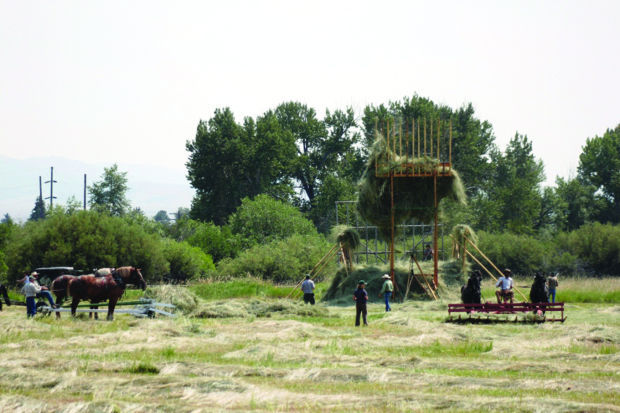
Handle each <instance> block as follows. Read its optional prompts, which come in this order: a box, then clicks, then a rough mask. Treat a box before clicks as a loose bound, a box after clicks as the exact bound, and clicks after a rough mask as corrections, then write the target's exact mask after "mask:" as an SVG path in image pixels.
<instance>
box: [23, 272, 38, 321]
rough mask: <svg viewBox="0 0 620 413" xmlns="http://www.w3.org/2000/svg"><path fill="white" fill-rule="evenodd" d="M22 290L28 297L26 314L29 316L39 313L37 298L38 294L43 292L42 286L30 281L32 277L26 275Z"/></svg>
mask: <svg viewBox="0 0 620 413" xmlns="http://www.w3.org/2000/svg"><path fill="white" fill-rule="evenodd" d="M21 292H22V294H24V296H25V297H26V316H27V317H28V318H30V317H34V316H35V315H36V314H37V303H36V302H35V298H36V296H37V294H39V293H40V292H41V287H38V286H37V285H35V284H34V283H32V282H30V278H29V277H28V276H26V277H24V286H23V287H22V290H21Z"/></svg>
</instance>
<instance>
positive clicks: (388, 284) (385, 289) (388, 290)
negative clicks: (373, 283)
mask: <svg viewBox="0 0 620 413" xmlns="http://www.w3.org/2000/svg"><path fill="white" fill-rule="evenodd" d="M381 278H383V279H384V280H385V281H383V286H382V287H381V292H380V293H379V298H381V296H383V298H384V299H385V311H392V307H390V298H391V297H392V292H393V291H394V284H393V283H392V280H391V279H390V276H389V274H383V277H381Z"/></svg>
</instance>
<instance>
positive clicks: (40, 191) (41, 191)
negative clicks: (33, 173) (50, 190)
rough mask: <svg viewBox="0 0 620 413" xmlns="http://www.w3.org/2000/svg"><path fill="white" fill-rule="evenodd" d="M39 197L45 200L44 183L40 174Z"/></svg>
mask: <svg viewBox="0 0 620 413" xmlns="http://www.w3.org/2000/svg"><path fill="white" fill-rule="evenodd" d="M39 199H40V200H41V202H43V184H42V183H41V175H39Z"/></svg>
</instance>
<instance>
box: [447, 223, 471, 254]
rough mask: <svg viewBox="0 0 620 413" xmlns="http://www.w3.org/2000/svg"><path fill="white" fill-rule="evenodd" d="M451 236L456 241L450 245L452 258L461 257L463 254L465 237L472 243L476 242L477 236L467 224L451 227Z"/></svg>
mask: <svg viewBox="0 0 620 413" xmlns="http://www.w3.org/2000/svg"><path fill="white" fill-rule="evenodd" d="M451 235H452V237H453V238H454V239H455V240H456V242H457V243H458V246H457V245H456V243H453V246H452V258H462V257H463V254H465V251H464V248H465V239H466V238H467V240H468V241H471V242H472V243H474V244H477V243H478V236H477V235H476V232H475V231H474V230H473V229H472V227H470V226H469V225H465V224H458V225H455V226H454V227H453V228H452V234H451Z"/></svg>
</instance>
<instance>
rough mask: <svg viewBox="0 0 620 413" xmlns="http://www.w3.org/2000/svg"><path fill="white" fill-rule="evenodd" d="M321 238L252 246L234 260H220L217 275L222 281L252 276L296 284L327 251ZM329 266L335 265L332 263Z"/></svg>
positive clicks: (295, 238) (299, 237) (298, 237)
mask: <svg viewBox="0 0 620 413" xmlns="http://www.w3.org/2000/svg"><path fill="white" fill-rule="evenodd" d="M329 248H330V244H329V243H328V242H327V241H326V240H325V238H324V237H323V236H321V235H298V234H297V235H293V236H290V237H288V238H286V239H284V240H276V241H272V242H269V243H267V244H262V245H255V246H254V247H252V248H250V249H248V250H245V251H243V252H242V253H240V254H239V256H238V257H237V258H235V259H228V258H227V259H223V260H222V261H220V263H219V264H218V268H217V272H218V274H219V275H220V276H223V277H246V276H248V275H249V276H254V277H258V278H263V279H266V280H272V281H274V282H284V281H298V280H301V279H302V277H303V275H304V274H306V273H308V272H310V270H311V269H312V267H313V266H314V265H315V264H316V263H317V262H318V261H319V260H320V259H321V258H322V257H323V256H324V255H325V254H326V253H327V252H328V251H329ZM328 265H335V262H333V263H330V264H328Z"/></svg>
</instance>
